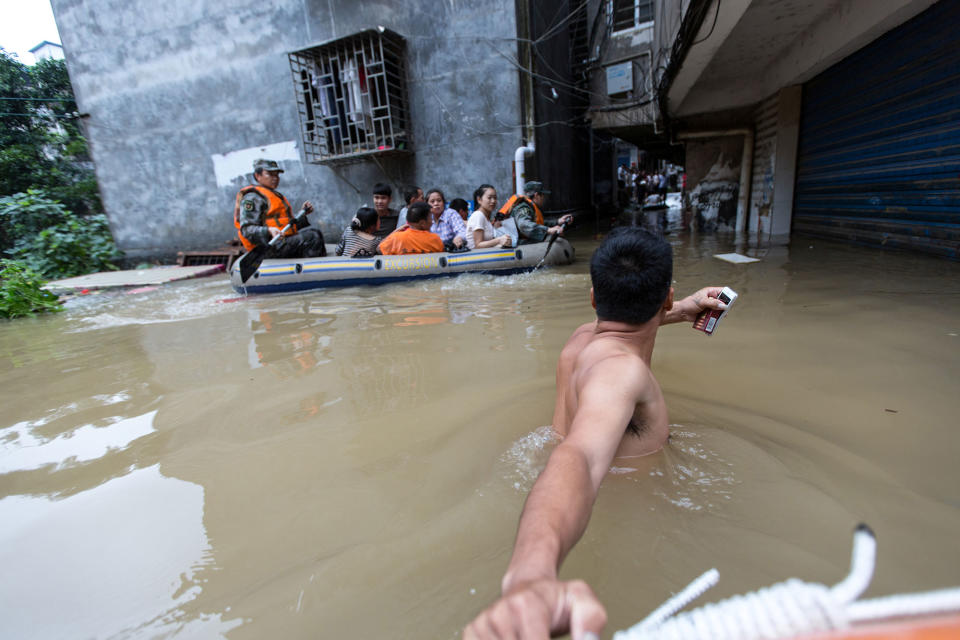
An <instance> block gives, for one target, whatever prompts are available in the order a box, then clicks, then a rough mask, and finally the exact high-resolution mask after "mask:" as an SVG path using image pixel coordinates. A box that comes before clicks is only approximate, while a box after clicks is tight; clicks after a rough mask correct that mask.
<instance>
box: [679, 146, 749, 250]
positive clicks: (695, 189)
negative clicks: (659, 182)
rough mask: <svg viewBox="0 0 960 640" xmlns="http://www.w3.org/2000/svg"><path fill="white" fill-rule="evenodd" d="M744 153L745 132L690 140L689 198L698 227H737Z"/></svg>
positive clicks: (688, 156)
mask: <svg viewBox="0 0 960 640" xmlns="http://www.w3.org/2000/svg"><path fill="white" fill-rule="evenodd" d="M742 156H743V136H726V137H723V138H711V139H707V140H703V141H699V140H691V141H689V142H687V159H686V165H685V169H686V172H687V198H688V203H689V208H690V212H691V213H692V215H693V220H694V224H695V225H696V226H697V228H698V229H701V230H705V231H712V230H716V229H723V230H732V229H733V228H734V224H735V222H736V217H737V197H738V194H739V186H740V159H741V158H742Z"/></svg>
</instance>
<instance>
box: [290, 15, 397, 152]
mask: <svg viewBox="0 0 960 640" xmlns="http://www.w3.org/2000/svg"><path fill="white" fill-rule="evenodd" d="M405 50H406V43H405V41H404V39H403V37H402V36H400V35H398V34H396V33H394V32H392V31H390V30H389V29H383V28H382V27H381V28H377V29H368V30H366V31H361V32H360V33H356V34H353V35H351V36H347V37H346V38H340V39H338V40H332V41H330V42H325V43H323V44H319V45H316V46H313V47H310V48H308V49H303V50H301V51H294V52H293V53H291V54H289V55H290V70H291V72H292V73H293V85H294V89H295V94H296V97H297V107H298V111H299V114H300V135H301V138H302V139H303V150H304V155H305V157H306V158H305V159H306V161H307V162H314V163H338V162H352V161H358V160H361V159H363V158H365V157H370V156H378V155H390V154H402V153H410V152H412V150H413V149H412V146H411V145H412V138H411V135H410V123H409V117H408V112H409V111H408V107H407V104H408V101H407V84H406V65H405Z"/></svg>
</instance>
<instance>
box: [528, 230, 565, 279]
mask: <svg viewBox="0 0 960 640" xmlns="http://www.w3.org/2000/svg"><path fill="white" fill-rule="evenodd" d="M566 226H567V223H566V222H561V223H560V231H557V232H556V233H551V234H550V242H548V243H547V250H546V251H544V252H543V257H542V258H540V262H538V263H537V266H535V267H534V268H533V270H534V271H536V270H537V269H539V268H540V267H541V266H543V261H544V260H546V259H547V254H548V253H550V248H551V247H552V246H553V243H554V242H555V241H556V240H557V236H558V235H560V232H561V231H563V230H564V228H565V227H566Z"/></svg>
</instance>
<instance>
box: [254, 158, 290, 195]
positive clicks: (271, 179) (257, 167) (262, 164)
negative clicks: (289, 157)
mask: <svg viewBox="0 0 960 640" xmlns="http://www.w3.org/2000/svg"><path fill="white" fill-rule="evenodd" d="M281 173H283V169H281V168H280V165H279V164H278V163H277V161H276V160H267V159H265V158H257V159H256V160H254V161H253V179H254V180H256V181H257V182H258V183H259V184H261V185H263V186H264V187H268V188H270V189H276V188H277V186H278V185H279V184H280V174H281Z"/></svg>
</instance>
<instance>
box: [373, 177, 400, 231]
mask: <svg viewBox="0 0 960 640" xmlns="http://www.w3.org/2000/svg"><path fill="white" fill-rule="evenodd" d="M392 196H393V189H392V188H391V187H390V185H388V184H386V183H385V182H378V183H377V184H375V185H373V208H374V209H375V210H376V211H377V215H378V216H380V228H379V229H377V237H378V238H380V239H381V240H382V239H384V238H386V237H387V236H388V235H390V233H391V232H392V231H393V230H394V229H396V228H397V226H398V225H397V220H398V218H399V216H397V212H396V211H394V210H393V209H391V208H390V199H391V197H392Z"/></svg>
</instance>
